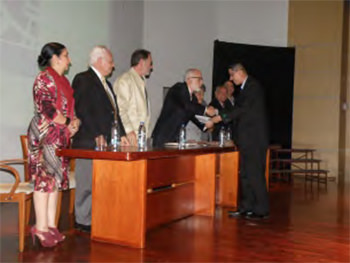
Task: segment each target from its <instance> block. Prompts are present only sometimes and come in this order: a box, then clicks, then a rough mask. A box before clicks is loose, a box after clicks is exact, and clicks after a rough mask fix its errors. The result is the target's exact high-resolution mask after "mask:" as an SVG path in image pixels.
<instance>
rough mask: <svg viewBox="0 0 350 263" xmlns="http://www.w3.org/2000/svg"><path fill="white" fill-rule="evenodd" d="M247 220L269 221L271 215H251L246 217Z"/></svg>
mask: <svg viewBox="0 0 350 263" xmlns="http://www.w3.org/2000/svg"><path fill="white" fill-rule="evenodd" d="M245 218H246V219H253V220H260V219H268V218H269V215H268V214H265V215H259V214H256V213H253V212H252V213H250V214H248V215H246V216H245Z"/></svg>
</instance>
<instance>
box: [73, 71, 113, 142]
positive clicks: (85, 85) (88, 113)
mask: <svg viewBox="0 0 350 263" xmlns="http://www.w3.org/2000/svg"><path fill="white" fill-rule="evenodd" d="M91 85H93V84H91V81H90V82H89V79H87V78H86V77H85V76H79V75H78V76H76V77H75V78H74V80H73V83H72V87H73V89H74V98H75V110H76V114H77V117H78V118H79V119H81V121H82V123H83V124H84V127H85V128H86V129H87V130H89V132H90V133H91V134H92V135H93V136H94V137H95V138H96V137H98V136H99V135H102V134H104V133H106V131H103V130H102V128H101V127H104V124H103V120H102V119H101V118H100V117H99V116H100V105H99V104H98V103H96V102H95V99H96V94H94V89H93V86H91ZM104 135H105V134H104Z"/></svg>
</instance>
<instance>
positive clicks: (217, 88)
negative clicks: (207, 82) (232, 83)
mask: <svg viewBox="0 0 350 263" xmlns="http://www.w3.org/2000/svg"><path fill="white" fill-rule="evenodd" d="M221 89H225V90H226V91H227V88H226V87H225V86H224V85H220V86H216V88H215V93H218V92H219V90H221Z"/></svg>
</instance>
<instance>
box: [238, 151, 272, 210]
mask: <svg viewBox="0 0 350 263" xmlns="http://www.w3.org/2000/svg"><path fill="white" fill-rule="evenodd" d="M266 150H267V149H266V148H264V147H260V148H258V147H241V148H239V151H240V175H239V179H240V200H239V210H240V211H252V212H254V213H256V214H258V215H266V214H269V211H270V208H269V198H268V193H267V188H266V179H265V167H266Z"/></svg>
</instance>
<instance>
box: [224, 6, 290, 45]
mask: <svg viewBox="0 0 350 263" xmlns="http://www.w3.org/2000/svg"><path fill="white" fill-rule="evenodd" d="M288 2H289V1H288V0H270V1H269V0H263V1H261V0H255V1H254V0H253V1H218V3H217V6H218V38H219V39H220V40H222V41H228V42H236V43H244V44H255V45H266V46H279V47H286V46H287V43H288Z"/></svg>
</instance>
